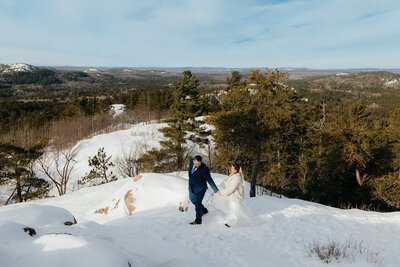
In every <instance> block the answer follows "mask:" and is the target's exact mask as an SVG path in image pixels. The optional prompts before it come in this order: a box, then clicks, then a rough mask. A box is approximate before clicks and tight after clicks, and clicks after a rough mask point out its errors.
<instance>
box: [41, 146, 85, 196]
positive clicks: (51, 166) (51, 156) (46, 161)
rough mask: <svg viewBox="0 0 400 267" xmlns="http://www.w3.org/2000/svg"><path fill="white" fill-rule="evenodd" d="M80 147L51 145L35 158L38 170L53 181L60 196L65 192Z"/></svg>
mask: <svg viewBox="0 0 400 267" xmlns="http://www.w3.org/2000/svg"><path fill="white" fill-rule="evenodd" d="M80 149H81V146H80V145H78V146H75V147H68V148H63V147H59V146H53V147H51V148H50V149H49V150H48V151H47V153H44V154H43V156H42V157H40V158H39V159H38V160H37V166H38V171H40V172H43V173H44V174H45V175H46V176H47V177H48V178H49V179H50V180H51V181H52V182H53V184H54V186H55V187H56V188H57V191H58V194H59V195H60V196H61V195H64V194H65V193H66V192H67V185H68V182H69V179H70V177H71V173H72V171H73V170H74V168H75V165H76V164H77V163H78V161H77V160H76V158H77V155H78V152H79V151H80Z"/></svg>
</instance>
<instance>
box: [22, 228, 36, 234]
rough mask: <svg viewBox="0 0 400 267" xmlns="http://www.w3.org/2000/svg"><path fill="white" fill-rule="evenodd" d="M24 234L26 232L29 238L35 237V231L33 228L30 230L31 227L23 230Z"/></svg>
mask: <svg viewBox="0 0 400 267" xmlns="http://www.w3.org/2000/svg"><path fill="white" fill-rule="evenodd" d="M24 232H28V234H29V235H30V236H34V235H36V231H35V229H33V228H31V227H25V228H24Z"/></svg>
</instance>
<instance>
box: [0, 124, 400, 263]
mask: <svg viewBox="0 0 400 267" xmlns="http://www.w3.org/2000/svg"><path fill="white" fill-rule="evenodd" d="M163 126H165V124H161V123H160V124H155V123H154V124H138V125H136V126H134V127H132V128H131V129H129V130H122V131H118V132H114V133H109V134H102V135H97V136H95V137H93V138H90V139H86V140H82V141H80V142H79V144H77V146H80V147H81V150H80V152H79V154H78V161H79V163H78V164H77V168H76V170H75V172H74V174H73V177H72V178H71V179H72V182H73V183H72V184H74V183H75V182H76V181H77V179H79V178H80V177H81V176H83V175H84V174H85V173H86V172H88V171H89V169H90V168H89V166H88V163H87V159H88V157H92V156H93V155H95V154H96V153H97V150H98V148H100V147H104V148H105V151H106V152H107V155H111V156H112V158H113V159H115V157H117V156H119V155H121V154H122V153H123V152H124V151H126V150H128V149H129V148H130V147H134V146H144V147H145V149H150V148H152V147H159V141H160V140H162V135H161V134H160V133H159V132H158V131H157V129H159V128H161V127H163ZM186 145H187V146H190V145H191V144H190V143H188V144H186ZM193 153H194V154H197V153H202V154H205V153H206V151H204V150H203V149H200V148H198V147H197V148H195V149H194V151H193ZM114 171H115V173H117V172H116V170H114ZM212 176H213V178H214V180H215V182H216V184H217V185H218V184H220V183H221V182H222V181H223V180H224V179H225V178H226V176H224V175H220V174H212ZM120 178H121V179H120V180H118V181H115V182H112V183H108V184H104V185H100V186H96V187H86V188H82V189H80V190H77V191H75V192H71V190H72V189H73V186H72V187H71V188H70V190H69V191H68V192H70V193H68V194H66V195H64V196H61V197H53V198H47V199H42V200H37V201H32V202H29V203H20V204H12V205H8V206H3V207H0V266H7V267H8V266H10V267H13V266H63V267H64V266H65V267H70V266H74V267H80V266H85V267H86V266H96V267H103V266H126V267H128V266H129V265H131V266H251V267H253V266H256V267H257V266H271V267H272V266H274V267H275V266H284V267H295V266H326V264H325V263H324V262H322V261H320V260H319V259H318V258H317V257H311V258H310V257H307V253H306V252H305V246H306V245H308V244H310V243H312V242H313V241H320V242H321V243H327V242H328V241H337V242H339V243H344V242H345V241H347V240H348V239H350V238H351V239H352V240H355V241H358V242H362V244H364V245H365V246H367V247H368V248H369V249H370V250H371V251H375V252H379V255H378V256H376V257H377V259H379V260H381V261H382V263H381V265H380V266H397V265H398V262H400V255H399V253H398V251H399V250H400V241H398V238H397V237H398V236H399V235H400V213H398V212H393V213H378V212H366V211H361V210H356V209H353V210H341V209H336V208H331V207H327V206H324V205H319V204H315V203H311V202H307V201H301V200H297V199H288V198H277V197H271V196H258V197H256V198H251V199H250V198H249V197H248V192H249V184H248V183H246V184H245V200H244V204H245V205H246V206H247V207H248V208H249V209H250V210H251V213H252V218H251V221H250V222H248V223H245V224H240V225H237V226H235V227H231V228H227V227H225V226H224V218H225V216H226V214H224V213H223V211H221V210H218V209H217V208H216V207H215V206H214V204H213V202H212V199H213V198H214V197H217V198H218V197H219V196H218V195H214V194H212V193H211V192H210V190H209V191H208V192H207V194H206V196H205V198H204V201H203V203H204V205H205V206H206V207H207V208H208V209H209V211H210V213H209V214H208V215H207V216H206V217H205V218H204V220H203V224H202V225H198V226H192V225H189V222H191V221H193V220H194V217H195V211H194V206H193V205H192V204H191V203H189V200H188V181H187V173H186V172H185V171H183V172H177V173H173V174H154V173H143V174H141V175H139V176H137V177H134V178H133V177H129V178H124V179H122V177H120ZM74 218H75V219H76V220H77V222H78V223H77V224H74V225H72V226H67V225H65V224H64V223H65V222H66V221H70V222H73V219H74ZM26 227H32V228H34V229H35V231H36V234H35V235H33V236H30V235H29V234H28V233H29V232H28V231H27V232H24V228H26ZM330 265H331V266H360V267H361V266H375V265H376V264H374V263H373V262H372V261H371V256H370V254H368V255H357V257H356V258H355V260H354V262H350V261H348V260H343V261H342V262H341V263H336V262H333V263H330Z"/></svg>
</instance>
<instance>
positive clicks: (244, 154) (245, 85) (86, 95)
mask: <svg viewBox="0 0 400 267" xmlns="http://www.w3.org/2000/svg"><path fill="white" fill-rule="evenodd" d="M290 75H291V73H286V72H281V71H279V70H278V69H276V70H270V69H254V70H253V69H251V70H247V71H238V70H234V71H232V72H230V73H224V74H221V73H204V72H203V73H202V72H200V73H194V72H193V73H192V72H191V71H189V70H186V71H183V72H180V73H178V72H174V73H173V74H168V75H161V74H159V75H155V74H154V73H151V72H149V71H147V72H144V71H143V72H141V73H135V74H134V75H126V74H123V75H117V74H115V73H112V72H108V73H102V74H101V75H100V76H97V75H93V74H88V73H85V72H80V71H64V72H61V71H55V70H42V69H38V70H35V71H34V72H32V73H30V74H17V75H11V74H7V75H5V76H4V75H3V76H2V80H1V82H0V96H1V100H0V142H1V143H0V166H1V169H0V184H12V185H15V190H14V192H13V194H14V195H13V196H12V198H13V200H14V201H16V202H19V201H26V200H29V199H35V198H41V197H45V196H46V194H47V192H48V188H49V187H50V186H51V185H50V184H49V183H48V182H47V181H45V180H43V179H39V178H37V177H35V174H34V172H33V171H32V168H31V166H32V163H33V162H35V161H37V160H38V159H39V158H40V157H41V156H42V154H43V153H44V150H45V148H46V147H49V146H57V147H61V148H68V147H71V146H73V145H74V144H76V142H77V141H79V140H81V139H83V138H87V137H88V136H93V135H95V134H98V133H101V132H110V131H116V130H120V129H124V127H129V125H132V124H135V123H138V122H150V121H154V120H156V121H164V122H167V123H168V126H167V127H165V128H163V129H161V132H162V133H163V135H164V137H165V141H163V142H161V149H152V150H150V151H148V152H147V153H146V154H144V155H142V156H141V158H140V159H133V160H134V161H135V164H136V163H137V161H138V160H139V161H140V164H139V165H137V166H138V167H139V166H140V171H143V172H172V171H178V170H184V169H185V168H186V166H187V163H188V161H189V160H190V156H189V153H188V152H189V151H188V149H187V148H186V147H185V146H184V144H185V142H186V140H187V139H189V140H191V141H192V142H193V143H196V144H199V145H201V146H204V147H209V155H207V158H206V159H205V161H206V162H207V164H208V165H209V167H210V169H211V171H212V172H216V173H224V174H226V173H227V171H228V168H229V166H230V164H231V163H232V162H238V163H239V164H240V165H241V166H242V168H243V170H244V174H245V178H246V180H247V181H249V182H250V183H251V191H250V195H251V196H256V195H257V194H268V193H271V192H274V193H275V194H280V195H283V196H287V197H294V198H300V199H304V200H310V201H314V202H318V203H322V204H326V205H331V206H334V207H340V208H360V209H365V210H377V211H393V210H399V209H400V105H399V103H400V85H399V84H400V78H399V77H400V75H399V74H395V73H391V72H384V71H381V72H352V73H348V74H346V75H337V74H335V73H333V74H324V75H308V76H307V77H301V78H296V79H291V78H290ZM395 80H399V82H398V83H396V82H393V83H392V82H391V81H395ZM112 104H124V105H125V106H126V111H125V113H124V114H123V115H122V116H117V117H115V116H113V114H111V113H110V106H111V105H112ZM199 117H201V118H204V120H199V119H196V118H199ZM205 124H210V125H212V126H213V127H214V130H213V131H207V130H206V128H205V127H204V125H205ZM211 137H212V139H213V143H214V144H215V147H211V144H210V139H211Z"/></svg>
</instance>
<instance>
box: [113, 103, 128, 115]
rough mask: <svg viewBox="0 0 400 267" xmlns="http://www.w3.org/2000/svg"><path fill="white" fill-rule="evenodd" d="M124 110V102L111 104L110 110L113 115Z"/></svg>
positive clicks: (119, 113)
mask: <svg viewBox="0 0 400 267" xmlns="http://www.w3.org/2000/svg"><path fill="white" fill-rule="evenodd" d="M124 111H125V105H124V104H114V105H111V112H112V113H113V114H115V115H117V116H118V115H121V114H122V113H124Z"/></svg>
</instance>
